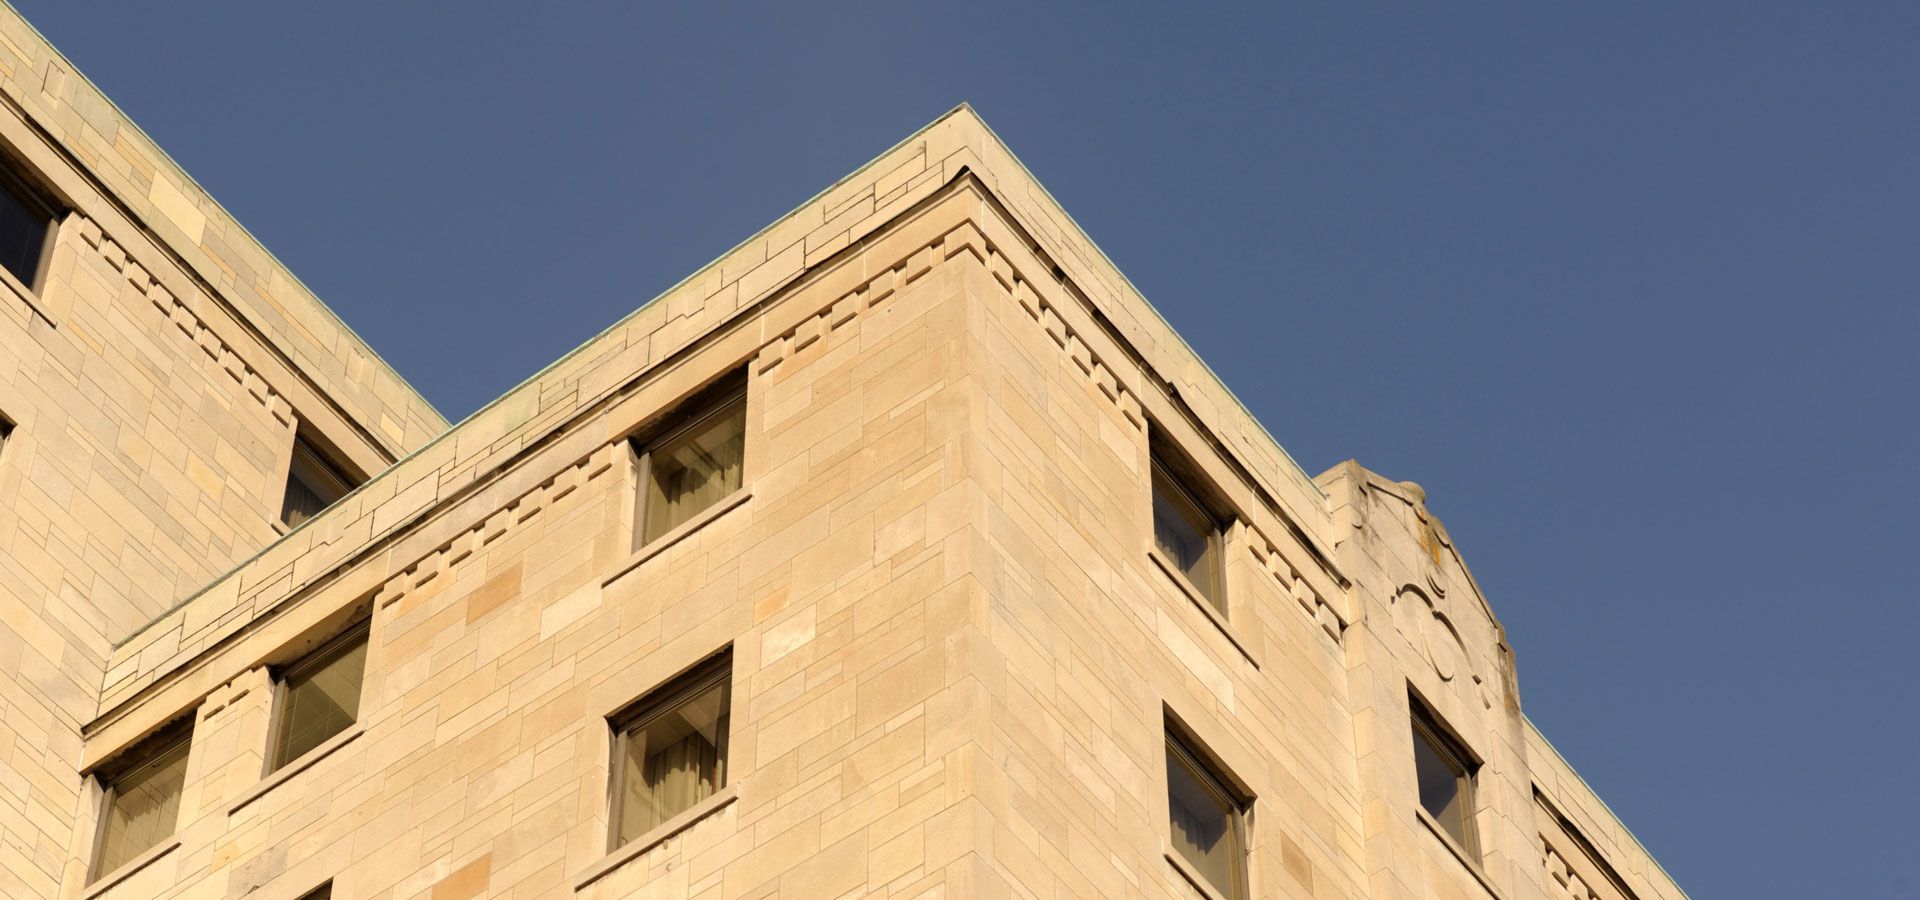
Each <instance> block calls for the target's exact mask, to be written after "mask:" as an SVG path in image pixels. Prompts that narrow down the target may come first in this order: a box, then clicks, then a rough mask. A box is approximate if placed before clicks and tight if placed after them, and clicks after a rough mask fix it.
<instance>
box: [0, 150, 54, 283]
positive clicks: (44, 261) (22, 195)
mask: <svg viewBox="0 0 1920 900" xmlns="http://www.w3.org/2000/svg"><path fill="white" fill-rule="evenodd" d="M25 167H26V165H25V163H22V162H19V161H17V160H15V159H13V158H11V157H10V156H9V157H0V191H6V192H7V194H8V195H10V196H11V197H12V198H13V199H14V200H15V201H16V202H18V203H19V204H20V205H21V206H24V207H26V208H27V209H28V211H30V212H38V213H40V214H41V215H42V216H44V217H45V218H46V221H47V233H46V234H45V235H43V236H42V237H41V239H40V254H39V256H38V258H36V259H35V260H34V265H33V277H31V278H21V277H20V276H19V275H18V274H17V273H15V272H14V271H13V270H11V269H7V268H6V266H4V265H0V270H5V271H6V274H7V275H8V276H10V277H12V278H13V280H15V281H17V282H19V283H20V284H21V285H22V286H24V287H26V289H27V291H28V292H29V293H31V294H33V295H34V296H35V297H38V296H40V289H41V288H43V287H45V286H46V280H47V270H48V269H49V268H51V267H52V264H53V249H54V245H55V243H56V242H57V241H58V240H59V237H60V221H61V219H64V218H65V217H66V207H65V205H64V204H61V203H57V202H55V201H54V199H53V198H51V197H49V196H48V194H47V191H46V190H44V189H42V188H40V187H38V186H36V185H35V184H34V183H33V181H32V180H31V179H29V178H28V177H27V176H25V175H23V174H21V172H20V171H19V170H20V169H23V168H25Z"/></svg>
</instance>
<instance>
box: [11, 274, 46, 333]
mask: <svg viewBox="0 0 1920 900" xmlns="http://www.w3.org/2000/svg"><path fill="white" fill-rule="evenodd" d="M0 287H5V288H6V289H7V290H10V291H12V292H13V294H14V296H16V297H19V298H20V302H21V303H25V304H26V305H27V308H28V309H30V310H33V314H34V315H36V316H39V317H40V318H41V320H42V321H45V322H46V323H47V324H48V325H51V326H54V327H56V328H57V327H59V323H57V322H55V321H53V316H52V315H51V314H49V313H48V312H47V310H46V308H45V307H44V306H42V305H41V302H40V295H38V294H35V293H34V292H33V289H32V288H30V287H27V285H26V282H23V281H21V280H20V279H19V278H18V277H16V276H15V275H14V274H13V273H12V272H9V271H7V270H6V269H5V268H0Z"/></svg>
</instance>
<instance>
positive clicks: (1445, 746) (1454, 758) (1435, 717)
mask: <svg viewBox="0 0 1920 900" xmlns="http://www.w3.org/2000/svg"><path fill="white" fill-rule="evenodd" d="M1407 707H1408V713H1407V719H1408V721H1409V723H1410V724H1411V726H1412V730H1413V739H1414V740H1416V741H1424V742H1425V743H1426V745H1427V746H1428V747H1430V748H1432V749H1433V751H1434V754H1435V755H1437V756H1439V757H1440V762H1441V763H1442V764H1444V765H1446V766H1447V768H1448V769H1451V770H1452V771H1453V773H1454V780H1455V782H1456V784H1458V786H1459V790H1460V800H1459V802H1460V804H1461V810H1462V815H1461V817H1460V821H1461V824H1462V831H1463V832H1464V834H1459V835H1456V834H1453V833H1452V832H1450V831H1448V830H1447V827H1446V823H1444V822H1441V821H1440V820H1439V818H1438V817H1437V816H1434V815H1433V814H1432V813H1430V812H1427V810H1426V806H1425V805H1424V804H1422V803H1421V802H1420V763H1419V756H1418V754H1419V748H1417V747H1416V748H1414V753H1415V757H1414V760H1413V764H1414V771H1413V779H1414V783H1413V793H1414V805H1415V806H1416V807H1417V808H1419V809H1420V811H1421V812H1422V813H1425V814H1426V816H1427V817H1428V818H1430V819H1433V821H1434V824H1436V825H1439V826H1440V830H1441V831H1446V832H1447V836H1448V837H1451V838H1453V840H1454V842H1455V843H1458V844H1459V845H1460V849H1462V850H1464V851H1466V852H1467V855H1468V856H1469V857H1470V858H1472V859H1474V860H1478V859H1479V858H1480V828H1479V823H1478V822H1477V821H1475V819H1474V809H1475V806H1474V795H1475V793H1477V791H1476V787H1477V782H1478V781H1479V774H1480V768H1481V766H1482V763H1481V761H1480V759H1479V757H1477V756H1475V755H1474V754H1473V752H1472V751H1470V750H1468V749H1467V745H1466V742H1465V741H1462V740H1460V738H1459V737H1458V736H1456V735H1455V734H1454V733H1453V730H1452V729H1451V728H1449V727H1447V724H1446V722H1445V720H1443V719H1441V718H1440V715H1439V714H1438V713H1436V712H1434V711H1433V707H1431V706H1429V705H1428V704H1427V703H1426V701H1424V700H1422V699H1420V696H1419V695H1418V694H1414V693H1412V692H1409V693H1408V695H1407Z"/></svg>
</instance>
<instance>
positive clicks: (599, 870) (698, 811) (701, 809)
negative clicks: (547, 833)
mask: <svg viewBox="0 0 1920 900" xmlns="http://www.w3.org/2000/svg"><path fill="white" fill-rule="evenodd" d="M738 799H740V792H739V790H738V789H736V788H735V787H734V786H733V785H727V786H726V787H723V788H721V789H720V793H717V794H714V795H713V796H711V797H708V798H707V799H705V800H702V801H700V802H699V803H695V804H694V805H693V806H691V807H688V808H687V809H686V810H685V811H684V812H682V813H680V814H679V815H677V816H674V817H673V818H671V819H668V820H666V821H665V822H662V823H660V824H659V825H658V826H656V827H655V828H654V829H653V830H652V831H649V832H647V833H646V834H643V835H641V836H639V837H637V838H634V839H633V840H631V841H628V842H627V843H626V844H625V845H624V846H622V847H621V848H620V849H618V850H615V851H613V852H612V853H609V854H607V855H606V856H605V857H604V858H602V859H601V860H600V861H599V862H597V863H594V864H593V865H591V866H588V867H587V870H586V871H584V872H581V873H580V874H579V875H578V876H577V877H575V878H574V879H573V889H574V890H576V891H582V890H586V888H587V885H590V884H592V883H594V882H596V881H599V880H600V879H601V878H602V877H604V876H605V875H606V874H607V873H609V872H612V871H613V870H615V869H618V868H620V867H621V866H624V865H626V864H627V863H629V862H632V861H633V859H634V858H635V857H637V856H639V855H640V854H642V853H645V852H647V851H648V850H652V849H653V848H655V847H658V846H660V845H661V844H664V843H666V842H667V839H668V838H670V837H673V836H674V835H676V834H679V833H680V832H682V831H685V830H687V829H689V828H692V827H693V826H694V825H695V824H697V823H699V822H700V821H701V820H702V819H705V818H707V817H708V816H711V815H713V814H714V813H717V812H719V811H721V810H723V809H726V808H727V807H729V806H732V805H733V801H735V800H738Z"/></svg>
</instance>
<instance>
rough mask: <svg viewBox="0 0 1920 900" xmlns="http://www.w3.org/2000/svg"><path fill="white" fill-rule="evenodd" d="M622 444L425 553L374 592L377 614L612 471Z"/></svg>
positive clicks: (562, 472) (576, 464)
mask: <svg viewBox="0 0 1920 900" xmlns="http://www.w3.org/2000/svg"><path fill="white" fill-rule="evenodd" d="M625 445H626V441H625V439H622V440H618V441H615V442H613V443H611V444H604V445H602V446H601V447H600V449H598V450H595V451H594V452H593V453H592V454H590V455H588V456H587V457H586V458H585V459H581V460H578V461H576V462H573V463H571V464H569V465H566V466H564V467H562V468H561V470H560V471H559V472H557V473H555V474H554V476H553V477H552V478H549V479H547V480H546V481H543V482H541V483H540V484H539V485H538V486H536V487H535V488H533V489H532V490H530V491H528V492H526V493H524V494H521V495H520V496H519V497H516V498H514V499H513V500H510V501H508V502H507V503H506V504H505V505H503V506H501V507H500V508H499V509H498V510H495V511H494V512H493V513H491V514H489V515H488V516H487V517H486V518H484V519H481V520H480V521H479V522H478V523H476V524H475V525H474V526H473V527H471V528H468V529H466V530H465V531H462V532H461V533H460V534H458V535H455V536H454V537H453V538H452V539H450V540H448V541H446V542H445V543H442V544H441V545H439V546H438V547H435V548H433V549H431V550H428V551H426V552H425V553H423V554H421V555H420V557H419V558H418V559H416V560H414V561H413V562H412V563H410V564H408V565H407V566H406V567H404V568H402V569H401V571H400V574H398V575H395V576H393V577H392V578H389V579H387V580H386V582H384V583H383V584H381V586H380V588H379V590H378V591H376V592H375V593H374V600H373V605H374V608H375V609H376V610H381V609H386V608H388V607H390V606H392V605H393V604H395V603H397V602H399V600H400V598H402V597H404V596H406V594H407V592H409V591H412V590H414V589H416V588H420V587H425V586H426V585H427V584H429V583H431V582H432V581H433V580H434V579H435V578H440V577H443V576H451V575H452V574H453V570H454V567H455V566H457V565H459V564H460V563H461V562H464V561H465V560H466V559H467V558H468V557H471V556H472V555H473V554H475V553H477V552H479V551H480V550H481V549H483V548H485V547H486V546H488V545H490V544H492V543H494V542H496V541H498V540H500V539H501V538H503V537H506V536H507V535H508V534H509V533H510V532H512V531H513V530H514V529H515V528H517V527H518V526H520V525H522V524H524V523H526V522H528V521H530V520H532V519H533V518H534V517H536V516H538V515H540V513H541V512H543V511H545V510H547V509H549V508H551V507H552V506H553V505H554V504H555V503H558V502H559V501H560V500H562V499H563V498H565V497H567V496H569V495H571V494H573V492H574V491H576V490H578V489H580V488H582V487H585V486H587V485H588V484H589V483H591V482H592V481H593V480H594V479H596V478H599V477H600V476H602V475H605V474H606V473H608V472H610V471H612V470H613V463H614V460H615V459H616V458H617V457H618V456H619V454H620V452H621V451H622V449H623V448H624V447H625Z"/></svg>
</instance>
